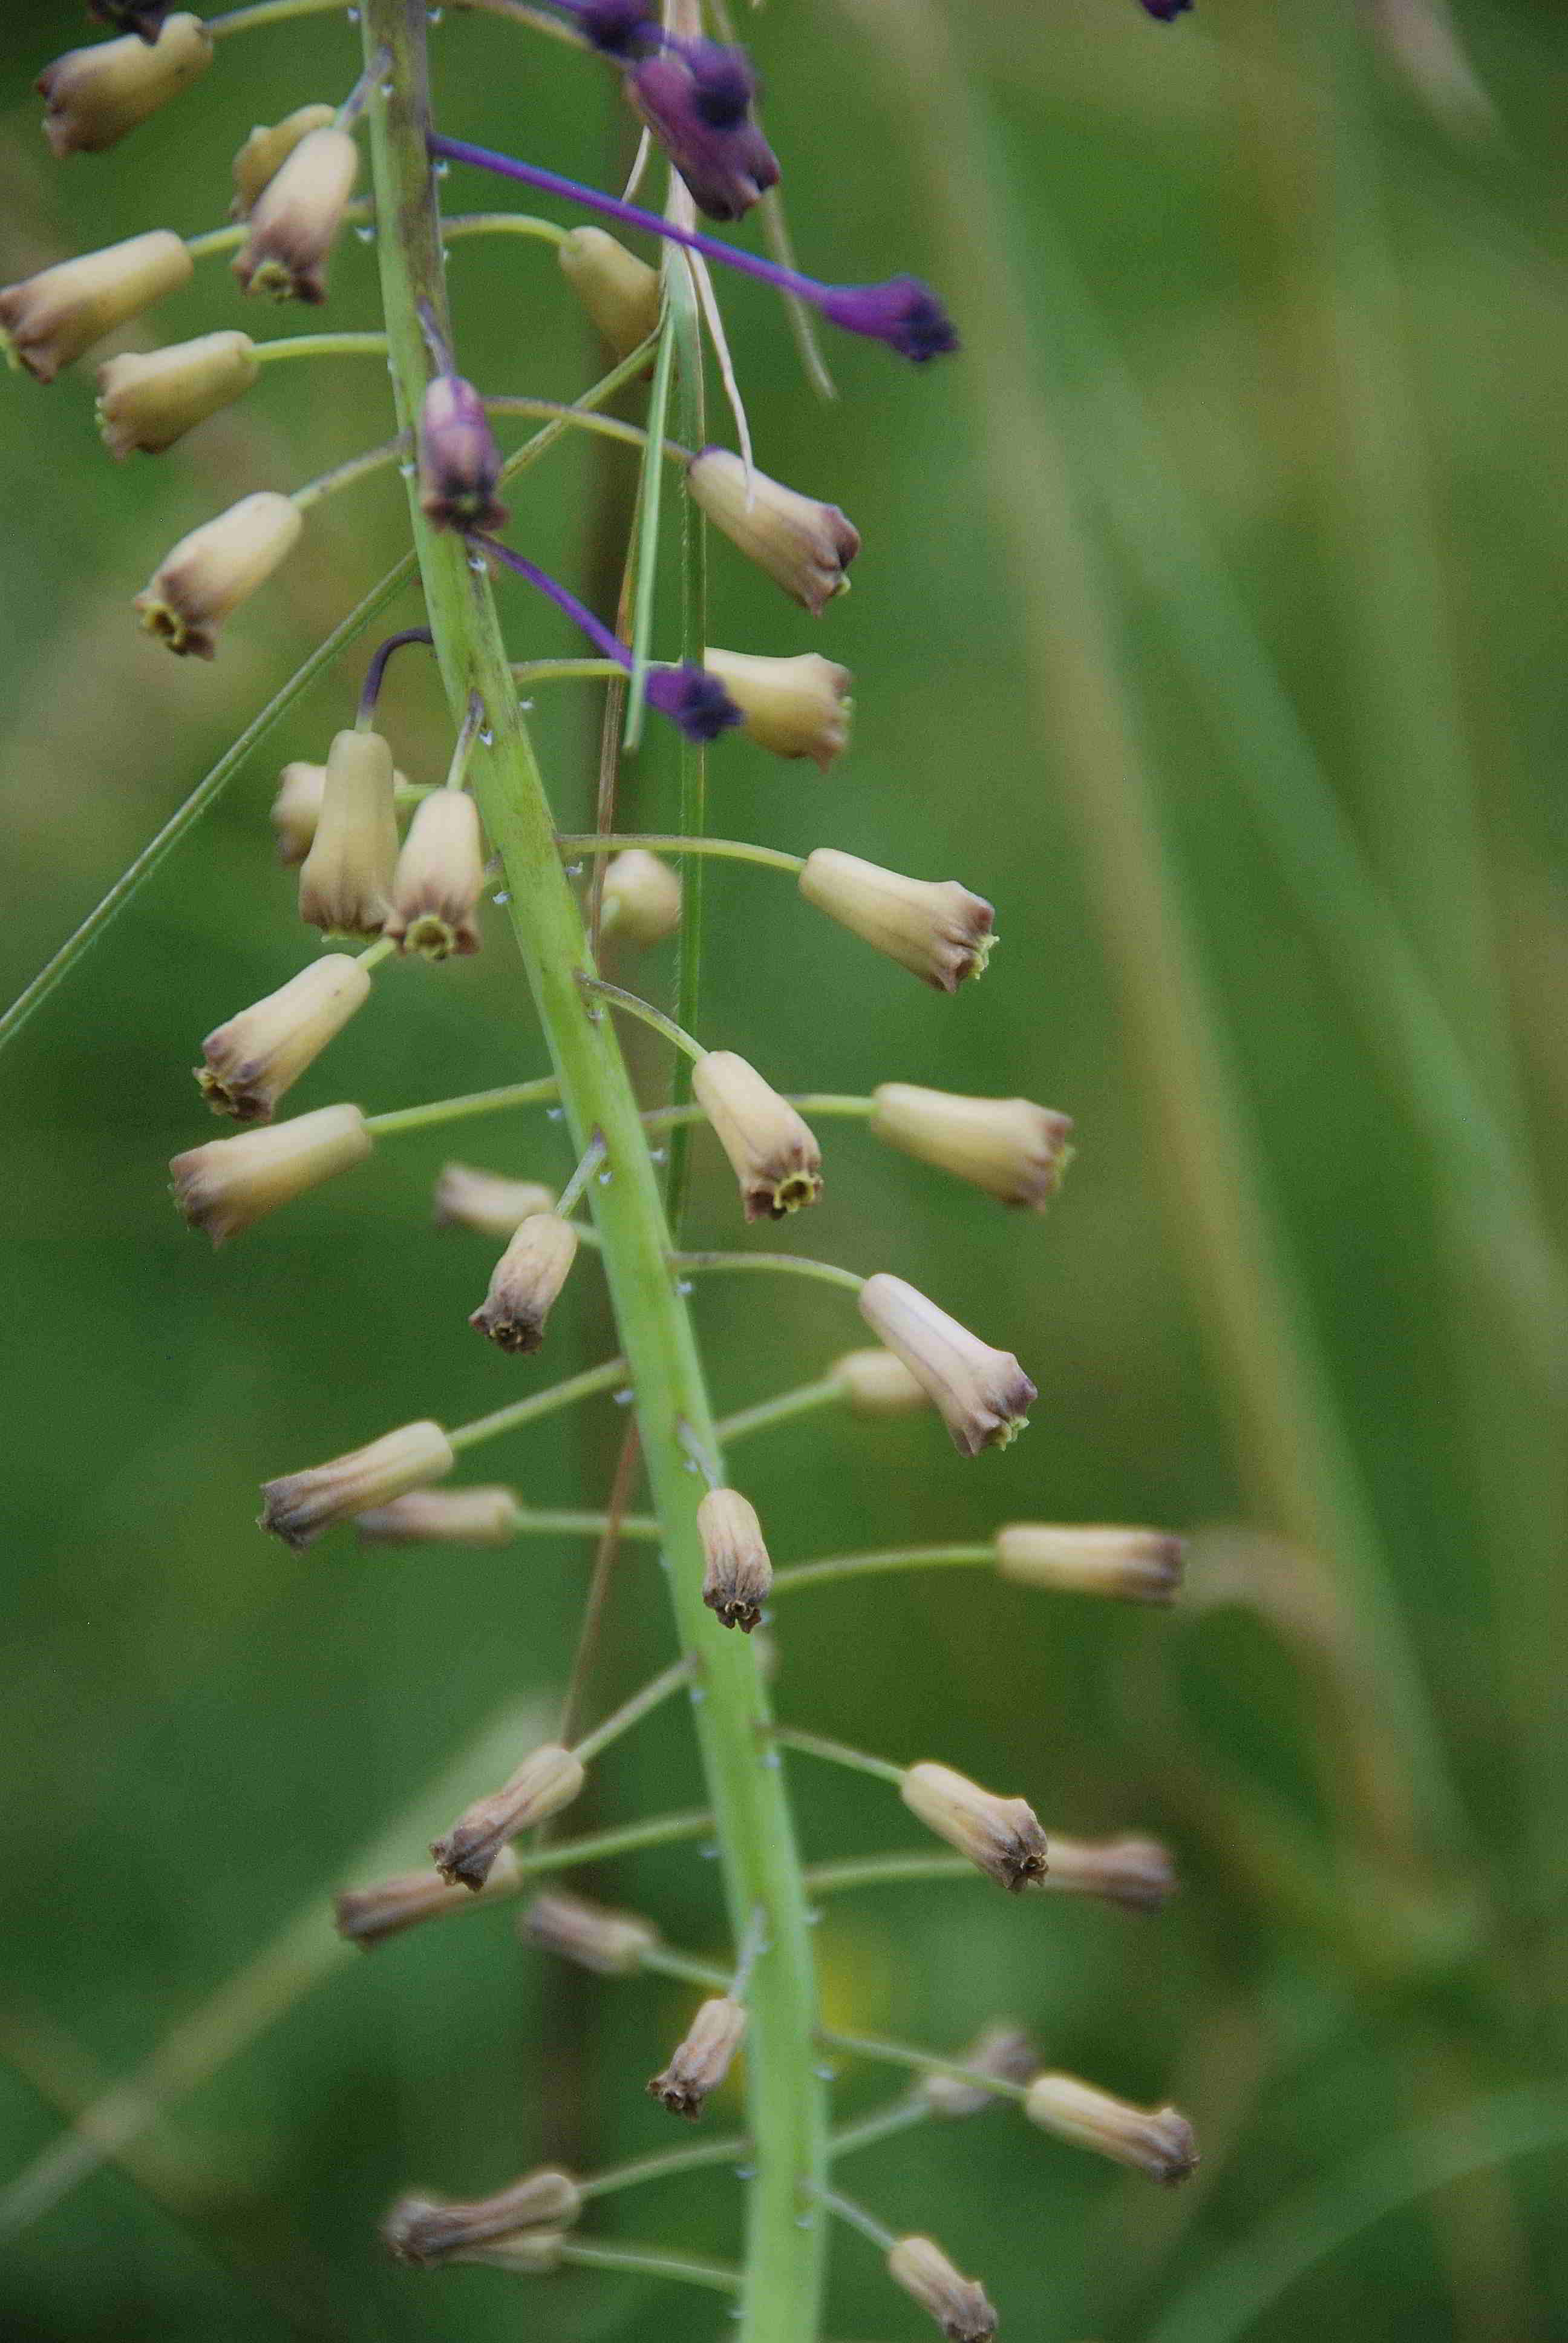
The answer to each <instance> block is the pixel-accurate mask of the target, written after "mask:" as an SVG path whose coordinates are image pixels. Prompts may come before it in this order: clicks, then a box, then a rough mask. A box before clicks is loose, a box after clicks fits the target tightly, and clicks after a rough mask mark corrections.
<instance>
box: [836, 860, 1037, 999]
mask: <svg viewBox="0 0 1568 2343" xmlns="http://www.w3.org/2000/svg"><path fill="white" fill-rule="evenodd" d="M800 892H801V893H802V895H804V896H805V898H806V900H807V901H808V902H809V903H814V904H815V905H816V907H817V909H818V910H819V911H826V913H827V914H828V917H829V919H830V920H838V922H839V926H840V927H841V928H848V929H849V932H850V934H851V935H856V936H859V937H860V938H861V939H862V940H864V941H865V942H866V943H869V944H874V945H875V947H876V949H877V950H878V951H880V952H886V953H887V955H888V958H889V959H890V960H897V961H898V962H899V964H900V967H902V968H907V969H909V970H911V971H912V972H913V973H914V974H915V975H916V976H918V977H921V978H923V980H925V982H926V983H927V984H929V985H931V986H932V987H934V989H935V990H937V991H938V992H956V991H957V990H958V989H959V987H960V984H962V983H964V982H965V980H967V979H968V978H970V977H972V976H981V975H983V974H984V972H985V965H986V962H987V960H989V959H990V954H991V950H992V947H993V946H994V944H995V942H996V937H995V935H994V934H993V932H992V929H993V925H994V922H995V919H996V913H995V912H994V911H993V910H992V909H991V907H990V904H989V903H988V902H987V901H986V900H985V898H984V897H983V896H981V895H971V894H970V890H969V889H968V888H967V887H960V885H959V882H958V880H956V879H947V880H927V879H906V878H905V877H904V876H903V875H902V873H901V872H900V871H897V870H883V869H882V868H881V866H880V864H879V863H876V862H862V861H861V860H860V858H859V855H858V854H841V853H840V852H839V850H838V849H837V847H832V846H819V847H818V848H817V850H816V851H815V852H814V853H812V854H809V855H808V856H807V858H806V868H805V869H804V870H802V871H801V873H800Z"/></svg>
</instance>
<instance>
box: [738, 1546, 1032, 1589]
mask: <svg viewBox="0 0 1568 2343" xmlns="http://www.w3.org/2000/svg"><path fill="white" fill-rule="evenodd" d="M995 1562H996V1548H995V1546H994V1545H907V1546H899V1547H895V1548H892V1549H890V1551H889V1552H887V1553H885V1554H830V1555H829V1556H828V1557H827V1558H826V1559H825V1560H823V1561H821V1562H797V1563H791V1564H789V1568H788V1569H785V1570H778V1571H775V1572H774V1574H773V1591H774V1593H775V1594H777V1593H778V1592H779V1589H780V1588H781V1587H788V1586H816V1585H820V1584H822V1582H823V1581H824V1580H826V1579H829V1578H869V1577H872V1576H875V1575H876V1574H878V1573H879V1572H881V1571H885V1570H933V1569H939V1568H940V1569H946V1568H948V1567H950V1566H960V1567H961V1566H963V1565H964V1564H982V1565H983V1564H990V1565H994V1564H995Z"/></svg>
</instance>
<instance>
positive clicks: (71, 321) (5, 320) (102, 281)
mask: <svg viewBox="0 0 1568 2343" xmlns="http://www.w3.org/2000/svg"><path fill="white" fill-rule="evenodd" d="M129 45H130V46H131V47H132V48H136V49H139V48H141V46H142V43H141V42H140V41H138V40H136V39H135V38H134V36H133V38H132V39H131V41H130V44H129ZM191 269H192V262H191V256H190V254H189V253H188V252H187V251H186V247H185V246H184V245H183V244H182V242H181V241H180V239H179V237H178V236H174V235H172V234H171V233H170V231H169V230H168V229H167V228H166V227H156V228H153V229H152V230H150V231H149V233H148V234H147V235H146V236H127V237H126V240H125V242H124V243H123V244H110V245H106V246H105V247H104V248H103V250H102V251H101V252H84V253H80V254H78V256H77V257H76V258H75V260H62V261H60V262H58V263H57V264H56V265H55V267H53V268H41V269H40V270H39V271H38V274H37V275H36V276H35V277H24V278H23V280H22V282H21V283H20V284H19V285H7V286H6V287H5V289H4V291H0V344H3V346H4V347H5V349H6V351H7V352H8V353H12V354H14V355H15V361H16V363H17V364H18V365H19V366H23V367H25V368H26V369H27V372H28V373H29V374H30V375H31V376H32V377H33V379H34V381H35V382H53V381H54V379H55V376H56V375H57V374H58V373H59V371H60V368H61V367H66V366H70V365H71V364H72V363H73V361H74V360H75V359H76V358H79V357H81V356H82V355H83V353H84V352H85V351H86V350H90V349H91V348H92V347H93V344H94V343H95V342H101V341H102V340H103V338H104V336H105V335H106V334H112V333H113V332H114V330H115V328H116V326H123V325H125V324H126V322H127V320H128V319H130V318H132V317H140V316H141V314H142V311H143V310H144V309H150V308H151V307H152V305H153V303H154V302H155V301H161V300H162V299H163V297H164V296H165V294H166V293H177V292H178V290H179V288H180V287H181V286H182V285H185V284H187V283H188V282H189V280H190V276H191Z"/></svg>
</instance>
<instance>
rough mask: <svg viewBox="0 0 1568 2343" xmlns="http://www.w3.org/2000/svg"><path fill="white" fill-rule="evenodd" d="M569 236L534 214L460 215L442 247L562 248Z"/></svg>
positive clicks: (445, 231) (444, 226) (448, 225)
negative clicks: (468, 240)
mask: <svg viewBox="0 0 1568 2343" xmlns="http://www.w3.org/2000/svg"><path fill="white" fill-rule="evenodd" d="M470 5H472V0H470ZM570 233H571V231H570V229H569V228H564V227H558V226H557V225H556V223H555V221H554V220H548V219H538V218H537V217H536V216H535V215H534V214H533V213H532V212H458V213H457V214H456V215H455V216H454V217H452V218H451V219H446V220H443V221H442V222H441V241H442V243H443V244H454V243H456V242H457V239H458V237H459V236H533V237H535V238H536V239H537V240H538V242H539V243H540V244H556V245H561V244H565V242H566V240H567V237H568V236H569V235H570Z"/></svg>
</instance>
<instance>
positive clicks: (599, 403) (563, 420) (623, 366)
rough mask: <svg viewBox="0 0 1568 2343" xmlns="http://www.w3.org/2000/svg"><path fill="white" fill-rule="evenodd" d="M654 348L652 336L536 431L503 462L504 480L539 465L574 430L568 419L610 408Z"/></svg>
mask: <svg viewBox="0 0 1568 2343" xmlns="http://www.w3.org/2000/svg"><path fill="white" fill-rule="evenodd" d="M652 347H653V339H652V337H651V336H649V337H648V340H647V341H646V342H644V343H642V344H641V346H640V347H638V348H637V349H635V350H633V351H632V353H631V356H630V357H625V358H622V360H621V362H620V364H619V365H618V366H617V367H611V368H610V370H609V372H608V374H607V375H602V376H601V377H599V379H598V382H596V383H595V384H594V386H593V387H592V389H591V390H585V391H584V393H583V395H582V397H580V398H578V399H576V400H574V401H573V403H572V405H571V406H570V407H568V408H567V409H566V410H565V412H564V413H563V414H560V415H558V416H557V417H555V419H554V420H553V422H549V423H547V424H546V426H545V427H544V429H543V430H542V431H536V432H535V434H534V436H533V437H532V438H531V439H527V440H525V441H524V443H523V445H522V446H521V447H519V448H518V451H517V453H516V454H515V455H512V456H508V458H506V460H505V461H504V462H503V464H502V466H501V478H502V479H503V480H515V479H516V478H517V476H518V473H519V472H521V471H526V470H527V468H528V466H529V465H530V464H535V463H537V462H538V459H539V458H540V457H541V456H543V455H545V454H546V453H547V452H548V449H550V448H551V447H554V446H555V444H556V441H557V440H558V439H560V438H563V437H565V435H566V433H567V432H568V430H569V429H570V427H571V426H570V423H569V422H568V417H571V416H583V415H592V414H594V413H595V412H596V411H597V410H598V408H599V407H605V406H608V403H609V401H610V400H611V399H612V398H613V397H615V395H616V393H617V392H618V391H619V390H624V389H625V388H626V386H627V384H628V382H635V381H636V380H637V377H638V374H639V373H640V372H641V370H642V368H643V367H645V366H646V365H647V364H648V352H649V351H650V350H651V349H652Z"/></svg>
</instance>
